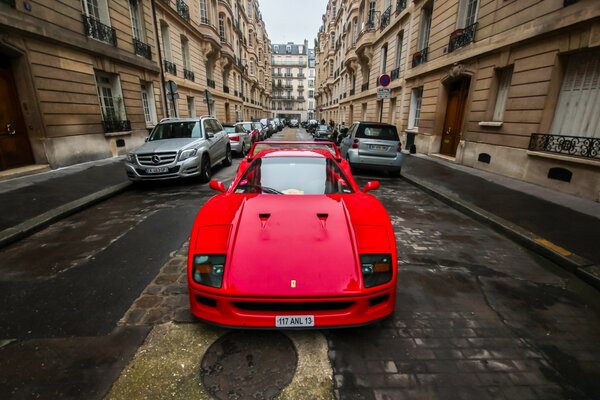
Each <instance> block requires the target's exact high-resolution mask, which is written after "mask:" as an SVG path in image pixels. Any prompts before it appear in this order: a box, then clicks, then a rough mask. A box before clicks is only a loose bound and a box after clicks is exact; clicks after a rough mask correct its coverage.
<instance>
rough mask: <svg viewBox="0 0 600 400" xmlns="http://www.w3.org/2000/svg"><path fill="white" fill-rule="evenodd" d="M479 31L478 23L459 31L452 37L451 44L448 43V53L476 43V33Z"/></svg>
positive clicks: (453, 33)
mask: <svg viewBox="0 0 600 400" xmlns="http://www.w3.org/2000/svg"><path fill="white" fill-rule="evenodd" d="M476 30H477V22H475V23H474V24H472V25H469V26H467V27H466V28H464V29H457V30H455V31H454V32H452V34H451V35H450V43H448V53H452V52H453V51H454V50H456V49H458V48H460V47H464V46H466V45H468V44H469V43H473V42H474V41H475V31H476Z"/></svg>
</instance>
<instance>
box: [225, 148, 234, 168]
mask: <svg viewBox="0 0 600 400" xmlns="http://www.w3.org/2000/svg"><path fill="white" fill-rule="evenodd" d="M232 163H233V158H232V157H231V147H229V146H227V150H225V159H224V160H223V165H224V166H225V167H229V166H230V165H231V164H232Z"/></svg>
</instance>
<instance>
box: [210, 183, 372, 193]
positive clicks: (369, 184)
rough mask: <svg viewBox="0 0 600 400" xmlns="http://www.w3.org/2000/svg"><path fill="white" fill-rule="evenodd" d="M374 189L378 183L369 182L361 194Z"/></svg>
mask: <svg viewBox="0 0 600 400" xmlns="http://www.w3.org/2000/svg"><path fill="white" fill-rule="evenodd" d="M211 187H212V186H211ZM375 189H379V181H369V182H367V184H366V185H365V187H364V188H363V192H364V193H367V192H369V191H371V190H375Z"/></svg>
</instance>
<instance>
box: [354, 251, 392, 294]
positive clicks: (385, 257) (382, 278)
mask: <svg viewBox="0 0 600 400" xmlns="http://www.w3.org/2000/svg"><path fill="white" fill-rule="evenodd" d="M360 269H361V272H362V276H363V281H364V282H365V287H368V288H369V287H373V286H377V285H382V284H384V283H386V282H389V281H390V280H391V279H392V275H393V271H392V256H391V254H363V255H361V256H360Z"/></svg>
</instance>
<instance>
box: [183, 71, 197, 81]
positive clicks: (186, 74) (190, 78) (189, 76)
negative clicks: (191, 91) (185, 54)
mask: <svg viewBox="0 0 600 400" xmlns="http://www.w3.org/2000/svg"><path fill="white" fill-rule="evenodd" d="M183 78H184V79H187V80H188V81H192V82H194V80H195V79H196V77H195V75H194V71H190V70H189V69H185V68H184V69H183Z"/></svg>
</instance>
